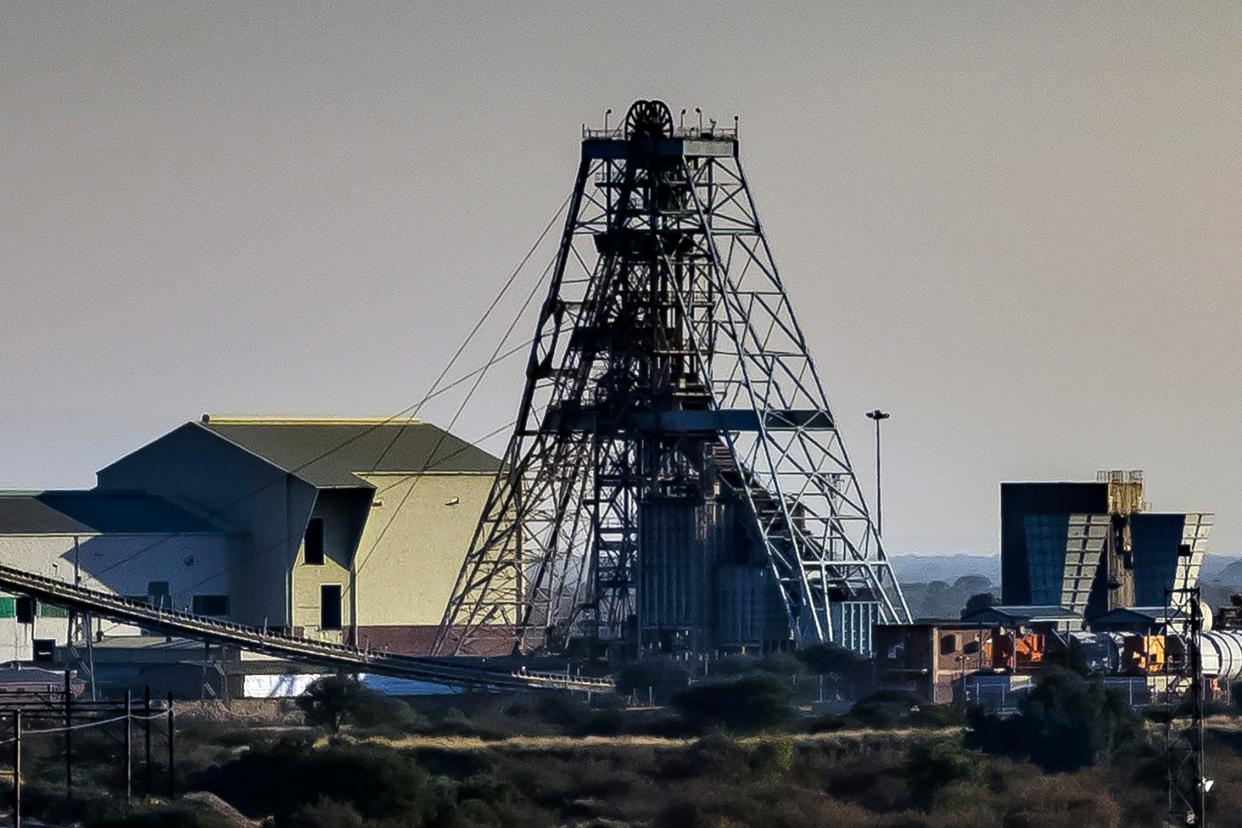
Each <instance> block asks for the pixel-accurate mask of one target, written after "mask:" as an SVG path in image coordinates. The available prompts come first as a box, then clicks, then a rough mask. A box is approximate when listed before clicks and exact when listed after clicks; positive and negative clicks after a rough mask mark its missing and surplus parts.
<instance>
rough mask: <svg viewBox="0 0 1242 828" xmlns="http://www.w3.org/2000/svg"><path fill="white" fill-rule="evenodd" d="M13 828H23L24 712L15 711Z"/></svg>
mask: <svg viewBox="0 0 1242 828" xmlns="http://www.w3.org/2000/svg"><path fill="white" fill-rule="evenodd" d="M13 828H22V711H20V710H14V711H13Z"/></svg>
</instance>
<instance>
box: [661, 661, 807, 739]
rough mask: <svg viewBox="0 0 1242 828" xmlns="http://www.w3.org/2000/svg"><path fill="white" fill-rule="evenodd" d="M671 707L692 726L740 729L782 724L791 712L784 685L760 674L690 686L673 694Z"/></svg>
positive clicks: (788, 695) (787, 690) (759, 728)
mask: <svg viewBox="0 0 1242 828" xmlns="http://www.w3.org/2000/svg"><path fill="white" fill-rule="evenodd" d="M673 707H674V708H675V709H676V710H677V712H678V713H680V714H681V716H682V718H684V719H685V720H686V721H687V722H688V723H689V724H691V725H692V726H695V727H699V728H703V727H709V726H720V727H724V728H728V729H730V730H741V731H746V730H762V729H763V728H766V727H773V726H775V725H779V724H783V723H785V722H786V721H788V720H789V718H790V717H791V716H792V714H793V710H792V708H791V707H790V692H789V688H788V687H787V686H786V684H785V683H784V682H782V681H780V680H779V679H776V678H773V677H771V676H762V675H747V676H741V677H740V678H734V679H726V680H717V681H707V682H703V683H702V684H696V685H693V686H691V687H688V688H686V689H685V690H682V691H681V692H680V693H678V694H676V695H675V696H673Z"/></svg>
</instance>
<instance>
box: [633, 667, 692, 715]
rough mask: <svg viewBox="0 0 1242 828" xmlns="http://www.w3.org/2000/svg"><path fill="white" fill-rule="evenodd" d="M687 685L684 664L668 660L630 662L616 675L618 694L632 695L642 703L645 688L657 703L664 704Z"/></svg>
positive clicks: (688, 680) (688, 674) (688, 681)
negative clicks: (649, 689)
mask: <svg viewBox="0 0 1242 828" xmlns="http://www.w3.org/2000/svg"><path fill="white" fill-rule="evenodd" d="M689 683H690V670H689V668H688V667H687V666H686V664H685V663H684V662H681V661H673V660H672V659H668V658H644V659H639V660H638V661H631V662H629V663H627V664H626V665H624V666H623V667H622V668H621V670H620V671H619V672H618V673H617V690H618V692H621V693H625V694H627V695H628V694H631V693H633V694H635V695H637V696H638V698H639V701H642V702H646V701H647V688H651V693H652V695H653V696H654V697H655V698H654V700H655V701H656V702H657V703H659V704H665V703H667V702H668V700H669V699H671V698H672V697H673V695H674V694H675V693H678V692H679V691H681V690H684V689H685V688H686V686H687V685H688V684H689Z"/></svg>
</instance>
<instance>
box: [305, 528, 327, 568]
mask: <svg viewBox="0 0 1242 828" xmlns="http://www.w3.org/2000/svg"><path fill="white" fill-rule="evenodd" d="M302 548H303V550H304V552H303V557H302V560H304V561H305V562H306V563H308V564H311V565H313V566H319V565H321V564H323V518H311V519H310V523H308V524H306V537H305V538H303V539H302Z"/></svg>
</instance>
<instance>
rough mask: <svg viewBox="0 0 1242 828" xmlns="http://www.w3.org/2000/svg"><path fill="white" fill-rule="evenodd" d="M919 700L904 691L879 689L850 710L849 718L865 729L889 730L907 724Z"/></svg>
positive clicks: (917, 708) (916, 708) (918, 708)
mask: <svg viewBox="0 0 1242 828" xmlns="http://www.w3.org/2000/svg"><path fill="white" fill-rule="evenodd" d="M915 710H920V711H921V710H922V707H920V705H919V699H918V697H917V696H915V695H914V694H913V693H910V692H908V691H906V690H897V689H893V688H887V687H885V688H881V689H880V690H877V691H875V692H874V693H872V694H871V695H870V696H867V697H866V698H865V699H861V700H860V701H858V702H856V703H855V704H854V706H853V707H851V708H850V712H849V718H850V719H852V720H854V721H855V722H857V723H858V724H861V725H863V726H865V727H874V728H889V727H896V726H897V725H900V724H906V723H908V722H909V720H910V717H911V715H912V714H913V713H914V711H915Z"/></svg>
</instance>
